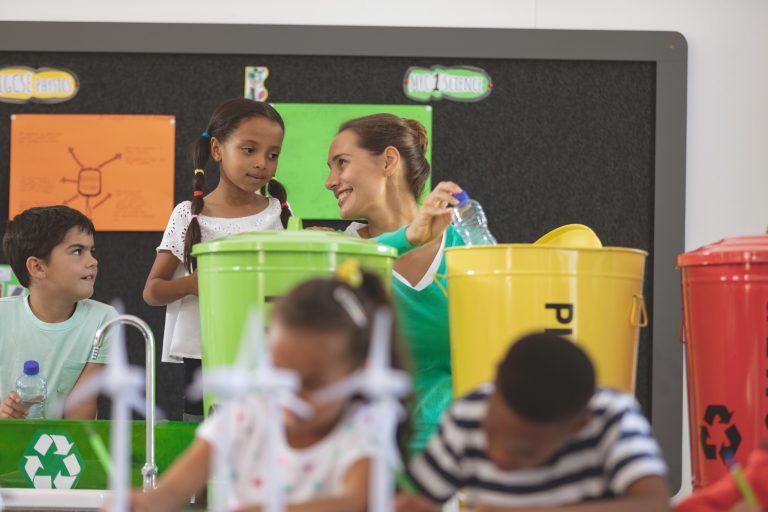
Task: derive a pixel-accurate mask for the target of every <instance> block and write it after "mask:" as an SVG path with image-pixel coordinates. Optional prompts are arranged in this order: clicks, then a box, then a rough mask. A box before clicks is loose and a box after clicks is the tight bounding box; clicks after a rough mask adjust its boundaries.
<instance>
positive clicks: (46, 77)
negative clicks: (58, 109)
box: [0, 66, 80, 103]
mask: <svg viewBox="0 0 768 512" xmlns="http://www.w3.org/2000/svg"><path fill="white" fill-rule="evenodd" d="M79 89H80V81H79V80H78V79H77V76H75V74H74V73H73V72H71V71H67V70H65V69H52V68H40V69H38V70H35V69H33V68H28V67H26V66H9V67H5V68H2V69H0V101H2V102H5V103H26V102H28V101H34V102H37V103H61V102H62V101H67V100H71V99H72V98H74V97H75V95H76V94H77V91H78V90H79Z"/></svg>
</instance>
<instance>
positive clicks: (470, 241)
mask: <svg viewBox="0 0 768 512" xmlns="http://www.w3.org/2000/svg"><path fill="white" fill-rule="evenodd" d="M453 197H455V198H456V199H458V200H459V204H457V205H456V206H454V208H453V212H452V213H451V218H452V220H453V226H454V228H456V232H457V233H458V234H459V236H461V238H463V239H464V243H465V244H466V245H496V239H495V238H494V237H493V235H492V234H491V232H490V231H489V230H488V219H487V218H486V217H485V212H484V211H483V207H482V206H480V203H478V202H477V201H475V200H474V199H470V198H469V196H468V195H467V193H466V192H464V191H462V192H459V193H458V194H453Z"/></svg>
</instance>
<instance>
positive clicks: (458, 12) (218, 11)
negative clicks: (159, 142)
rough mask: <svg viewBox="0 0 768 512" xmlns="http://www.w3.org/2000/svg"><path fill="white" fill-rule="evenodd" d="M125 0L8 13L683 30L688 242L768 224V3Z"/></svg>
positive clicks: (7, 14) (9, 8)
mask: <svg viewBox="0 0 768 512" xmlns="http://www.w3.org/2000/svg"><path fill="white" fill-rule="evenodd" d="M116 5H117V4H116V3H113V2H109V1H104V0H82V1H71V2H61V1H60V0H35V1H32V2H8V1H6V2H3V5H2V10H0V19H2V20H30V21H122V22H166V23H265V24H309V25H385V26H439V27H459V26H461V27H487V28H560V29H612V30H672V31H677V32H681V33H682V34H683V35H684V36H685V37H686V39H687V40H688V45H689V75H688V165H687V190H686V248H687V249H692V248H695V247H698V246H700V245H703V244H705V243H709V242H713V241H716V240H718V239H720V238H722V237H725V236H733V235H741V234H752V233H760V232H764V231H765V229H766V226H768V30H766V29H765V22H766V21H767V20H768V2H766V1H765V0H730V1H728V0H538V1H537V0H473V1H472V2H467V1H466V0H441V1H440V2H437V1H434V0H433V1H424V0H422V1H419V0H388V1H386V2H384V1H377V2H374V1H372V0H335V1H333V0H325V1H320V0H281V1H275V2H263V1H262V2H255V1H254V0H217V1H215V2H204V1H201V0H133V1H132V2H131V3H130V5H125V4H124V3H121V4H120V5H121V7H120V9H117V8H116V7H115V6H116ZM467 6H471V7H472V9H471V10H470V9H468V7H467ZM685 438H686V439H687V431H686V432H685ZM683 460H684V461H685V460H687V455H686V456H685V457H684V459H683ZM688 471H689V470H688ZM685 472H687V471H686V470H685V469H684V473H685Z"/></svg>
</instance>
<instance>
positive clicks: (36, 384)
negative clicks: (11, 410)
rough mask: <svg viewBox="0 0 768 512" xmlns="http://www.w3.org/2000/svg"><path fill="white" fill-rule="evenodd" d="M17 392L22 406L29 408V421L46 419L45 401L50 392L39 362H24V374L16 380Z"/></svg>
mask: <svg viewBox="0 0 768 512" xmlns="http://www.w3.org/2000/svg"><path fill="white" fill-rule="evenodd" d="M16 392H17V393H18V394H19V396H20V397H21V405H23V406H24V407H27V408H28V412H27V419H28V420H42V419H45V399H46V398H47V397H48V391H47V388H46V382H45V379H44V378H43V377H42V376H41V375H40V365H39V364H38V363H37V361H35V360H30V361H24V374H23V375H22V376H21V377H19V378H18V379H16Z"/></svg>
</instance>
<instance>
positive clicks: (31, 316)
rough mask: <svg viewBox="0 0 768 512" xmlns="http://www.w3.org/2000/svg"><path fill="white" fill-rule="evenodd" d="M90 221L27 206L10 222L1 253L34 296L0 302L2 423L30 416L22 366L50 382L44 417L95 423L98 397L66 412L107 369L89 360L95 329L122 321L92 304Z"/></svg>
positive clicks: (61, 210) (61, 209) (59, 209)
mask: <svg viewBox="0 0 768 512" xmlns="http://www.w3.org/2000/svg"><path fill="white" fill-rule="evenodd" d="M94 232H95V230H94V227H93V223H92V222H91V221H90V220H89V219H88V218H87V217H86V216H85V215H83V214H82V213H80V212H78V211H77V210H73V209H72V208H69V207H67V206H49V207H39V208H30V209H29V210H26V211H24V212H22V213H20V214H19V215H17V216H16V217H14V218H13V220H11V221H10V222H9V223H8V229H7V231H6V232H5V236H4V237H3V252H4V253H5V256H6V258H7V259H8V262H9V263H10V265H11V268H12V269H13V272H14V273H15V274H16V277H18V279H19V282H20V283H21V285H22V286H25V287H27V288H29V295H27V296H20V297H19V296H17V297H5V298H0V354H2V358H0V397H2V402H0V419H2V418H25V417H26V415H27V407H25V405H24V404H23V403H22V401H21V398H20V397H19V395H18V394H17V393H16V391H15V389H16V379H17V378H18V377H19V376H20V375H21V374H22V371H23V368H24V361H26V360H30V359H34V360H36V361H38V363H39V366H40V375H41V376H42V377H44V378H45V379H46V381H47V390H48V395H47V399H46V403H45V417H46V418H47V419H61V418H64V419H93V418H95V417H96V398H95V397H94V398H93V399H91V400H88V401H86V402H83V403H81V404H80V405H78V406H76V407H73V408H71V409H67V410H66V411H65V410H64V405H65V401H66V399H67V397H68V396H69V394H70V392H71V391H72V390H73V389H74V388H75V387H77V386H78V385H79V384H80V383H82V382H84V381H85V380H86V379H87V378H88V377H89V376H91V375H92V374H94V373H95V372H98V371H100V369H101V368H102V365H103V364H104V363H106V358H107V352H108V350H107V349H108V343H105V346H104V350H102V351H101V352H100V354H99V358H98V360H97V361H95V362H94V363H91V362H89V356H90V349H91V342H92V341H93V337H94V335H95V333H96V330H97V329H98V328H99V327H100V326H101V325H103V324H104V323H105V322H106V321H107V320H109V319H110V318H112V317H114V316H116V315H117V311H115V309H114V308H113V307H111V306H108V305H106V304H102V303H100V302H96V301H94V300H90V297H91V296H92V295H93V287H94V283H95V282H96V274H97V266H98V263H97V261H96V258H94V256H93V251H94V241H93V235H94Z"/></svg>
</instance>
